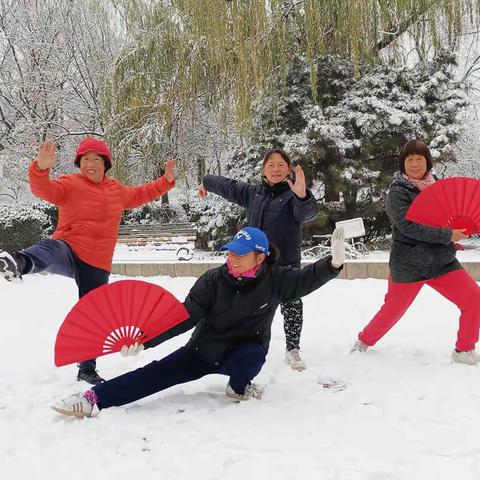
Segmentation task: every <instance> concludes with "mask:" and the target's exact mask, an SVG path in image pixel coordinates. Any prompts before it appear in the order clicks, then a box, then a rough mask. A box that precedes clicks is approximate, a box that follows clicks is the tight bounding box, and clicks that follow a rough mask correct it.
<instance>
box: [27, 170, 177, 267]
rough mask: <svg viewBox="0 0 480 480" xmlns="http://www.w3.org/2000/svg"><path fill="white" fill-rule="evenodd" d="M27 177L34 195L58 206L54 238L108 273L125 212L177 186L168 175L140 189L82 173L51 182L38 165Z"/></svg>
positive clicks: (81, 257)
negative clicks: (90, 177)
mask: <svg viewBox="0 0 480 480" xmlns="http://www.w3.org/2000/svg"><path fill="white" fill-rule="evenodd" d="M28 174H29V179H30V188H31V190H32V193H33V194H34V195H36V196H37V197H40V198H43V199H44V200H47V201H48V202H50V203H53V204H55V205H57V206H58V225H57V229H56V230H55V232H54V233H53V235H52V238H53V239H58V240H64V241H65V242H67V243H68V244H69V245H70V247H71V248H72V250H73V251H74V252H75V254H76V255H77V256H78V257H79V258H80V259H81V260H83V261H84V262H86V263H88V264H89V265H93V266H94V267H97V268H101V269H103V270H107V271H111V269H112V257H113V250H114V248H115V243H116V241H117V236H118V225H119V224H120V219H121V216H122V211H123V210H125V209H130V208H135V207H138V206H139V205H143V204H144V203H148V202H151V201H153V200H155V199H157V198H159V197H161V196H162V195H164V194H165V193H166V192H168V191H169V190H170V189H171V188H172V187H174V186H175V182H173V183H169V182H168V181H167V179H166V178H165V176H163V177H160V178H159V179H157V180H155V181H154V182H150V183H147V184H145V185H141V186H138V187H130V186H127V185H124V184H123V183H121V182H119V181H118V180H115V179H113V178H110V177H107V176H105V177H104V178H103V180H102V181H101V182H100V183H93V182H91V181H90V180H89V179H88V178H87V177H85V176H84V175H81V174H80V173H76V174H73V175H66V176H63V177H60V178H59V179H57V180H50V178H49V170H39V169H38V168H37V163H36V162H33V163H32V164H31V165H30V168H29V170H28Z"/></svg>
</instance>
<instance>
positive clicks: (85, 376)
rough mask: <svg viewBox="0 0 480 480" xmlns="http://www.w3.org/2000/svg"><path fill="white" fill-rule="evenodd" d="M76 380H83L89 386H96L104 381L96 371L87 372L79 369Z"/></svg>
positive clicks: (84, 369)
mask: <svg viewBox="0 0 480 480" xmlns="http://www.w3.org/2000/svg"><path fill="white" fill-rule="evenodd" d="M77 380H78V381H80V380H84V381H85V382H87V383H89V384H90V385H98V384H99V383H102V382H104V381H105V380H104V379H103V378H102V377H101V376H100V375H99V374H98V373H97V371H96V370H89V369H86V368H80V369H79V370H78V375H77Z"/></svg>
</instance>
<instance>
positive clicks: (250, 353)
mask: <svg viewBox="0 0 480 480" xmlns="http://www.w3.org/2000/svg"><path fill="white" fill-rule="evenodd" d="M222 250H226V251H228V259H227V262H226V264H224V265H223V266H221V267H218V268H214V269H212V270H209V271H207V272H206V273H204V274H203V275H202V276H201V277H200V278H199V279H198V280H197V281H196V282H195V285H194V286H193V287H192V288H191V290H190V292H189V294H188V295H187V298H186V299H185V302H184V305H185V307H186V309H187V310H188V312H189V314H190V316H189V318H188V319H187V320H186V321H185V322H183V323H180V324H179V325H177V326H175V327H173V328H171V329H170V330H167V331H166V332H164V333H162V334H161V335H159V336H158V337H156V338H154V339H153V340H151V341H149V342H147V343H146V344H145V347H146V348H149V347H153V346H156V345H158V344H160V343H162V342H164V341H165V340H168V339H169V338H172V337H174V336H176V335H179V334H181V333H184V332H186V331H187V330H190V329H191V328H193V327H195V330H194V332H193V334H192V337H191V338H190V340H189V341H188V343H187V344H186V345H185V346H184V347H181V348H180V349H178V350H176V351H175V352H173V353H171V354H170V355H168V356H167V357H165V358H163V359H162V360H159V361H154V362H152V363H150V364H149V365H146V366H145V367H142V368H139V369H137V370H134V371H132V372H129V373H126V374H124V375H121V376H119V377H117V378H114V379H112V380H108V381H106V382H104V383H101V384H99V385H96V386H95V387H93V388H92V389H90V390H88V391H87V392H85V393H84V394H78V395H76V396H74V397H72V398H71V399H69V400H66V401H62V402H60V403H59V404H58V405H55V406H54V407H53V408H54V410H56V411H57V412H59V413H61V414H63V415H71V416H78V417H84V416H87V417H88V416H90V415H91V413H92V411H93V407H94V406H95V405H97V406H98V408H99V409H104V408H108V407H113V406H120V405H125V404H127V403H131V402H134V401H136V400H139V399H141V398H143V397H146V396H148V395H152V394H153V393H156V392H159V391H161V390H164V389H166V388H169V387H171V386H173V385H178V384H181V383H186V382H190V381H192V380H196V379H198V378H201V377H203V376H205V375H209V374H213V373H216V374H221V375H227V376H228V377H229V382H228V384H227V387H226V395H227V397H229V398H231V399H233V400H239V401H240V400H248V399H250V398H260V396H261V390H260V389H259V388H258V387H256V386H255V385H254V384H252V383H251V382H252V380H253V378H255V377H256V376H257V375H258V373H259V372H260V370H261V368H262V366H263V364H264V363H265V357H266V355H267V352H268V347H269V343H270V335H271V326H272V321H273V317H274V315H275V310H276V309H277V307H278V305H279V303H280V302H285V301H292V300H295V299H297V298H300V297H302V296H304V295H308V294H309V293H311V292H313V291H314V290H316V289H317V288H320V287H321V286H322V285H323V284H325V283H326V282H328V281H329V280H331V279H333V278H335V277H336V276H337V275H338V273H339V272H340V270H341V268H342V265H343V262H344V259H345V247H344V241H343V230H342V229H338V230H336V231H335V232H334V234H333V236H332V256H329V257H326V258H323V259H321V260H318V261H317V262H315V263H313V264H310V265H308V266H306V267H305V268H303V269H301V270H300V269H298V270H292V269H290V268H285V267H281V266H278V265H277V264H276V261H275V252H274V251H273V250H272V249H271V247H270V246H269V243H268V239H267V237H266V235H265V234H264V233H263V232H262V231H261V230H259V229H257V228H253V227H246V228H244V229H242V230H240V231H239V232H238V233H237V234H236V235H235V238H234V239H233V240H232V241H231V242H230V243H227V244H226V245H225V246H224V247H222ZM104 288H105V287H104ZM107 288H108V287H107ZM142 349H143V345H140V346H139V347H138V348H137V347H135V346H134V347H130V348H129V349H128V353H129V354H133V355H135V354H137V353H138V351H141V350H142Z"/></svg>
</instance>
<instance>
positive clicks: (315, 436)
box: [0, 275, 480, 480]
mask: <svg viewBox="0 0 480 480" xmlns="http://www.w3.org/2000/svg"><path fill="white" fill-rule="evenodd" d="M121 278H122V277H113V279H112V281H115V280H118V279H121ZM149 281H153V282H155V283H158V284H159V285H161V286H163V287H166V288H168V289H169V290H171V291H172V292H173V293H174V294H175V295H177V296H178V297H179V298H181V299H183V298H184V296H185V295H186V293H187V291H188V289H189V287H190V286H191V284H192V283H193V281H194V279H192V278H187V279H185V278H173V279H172V278H168V277H157V278H153V279H152V278H150V279H149ZM385 288H386V282H385V281H382V280H354V281H348V280H335V281H332V282H330V283H329V284H328V285H326V286H325V287H323V288H322V289H320V290H319V291H318V292H316V293H314V294H312V295H310V296H309V297H307V298H306V299H305V326H304V332H303V356H304V358H305V360H306V362H307V370H306V371H304V372H301V373H299V372H294V371H292V370H290V369H289V368H287V367H286V366H285V365H284V363H283V354H284V337H283V330H282V325H281V317H280V315H278V317H277V318H276V320H275V322H274V329H273V338H272V343H271V349H270V353H269V355H268V358H267V363H266V365H265V367H264V369H263V371H262V372H261V373H260V375H259V376H258V377H257V381H258V382H259V383H261V384H264V385H266V389H265V393H264V398H263V399H262V400H261V401H258V400H251V401H249V402H245V403H242V404H233V403H230V402H229V401H227V400H226V399H225V397H224V389H225V384H226V380H227V379H226V377H222V376H209V377H206V378H204V379H202V380H199V381H197V382H193V383H190V384H186V385H183V386H178V387H174V388H171V389H169V390H166V391H164V392H160V393H159V394H157V395H155V396H152V397H149V398H147V399H144V400H143V401H141V402H139V403H137V404H132V405H130V406H128V407H123V408H115V409H109V410H105V411H103V412H102V413H100V414H99V415H98V416H97V417H94V418H91V419H84V420H79V419H73V418H67V417H62V416H60V415H58V414H56V413H55V412H53V411H52V410H51V409H50V408H49V406H50V405H51V403H52V402H53V401H54V400H55V399H57V398H61V397H65V396H68V395H69V394H70V393H72V392H74V391H78V390H84V389H86V388H87V385H86V384H83V383H82V384H79V383H78V382H77V381H76V380H75V374H76V369H75V368H74V367H70V366H67V367H62V368H55V367H54V365H53V346H54V341H55V335H56V332H57V329H58V327H59V325H60V323H61V322H62V320H63V318H64V316H65V315H66V314H67V312H68V311H69V309H70V307H71V306H72V305H73V304H74V302H75V301H76V289H75V286H74V283H73V281H71V280H68V279H64V278H62V277H58V276H42V275H36V276H30V277H26V279H25V281H24V283H23V285H12V284H8V283H6V282H3V283H0V295H1V298H2V314H1V318H0V328H1V332H2V337H1V338H2V344H1V353H0V355H1V362H0V390H1V392H2V393H1V395H0V470H1V478H3V479H8V480H10V479H44V478H45V479H49V480H56V479H62V480H64V479H68V480H75V479H89V480H91V479H102V480H110V479H115V480H123V479H142V480H143V479H161V480H171V479H181V480H183V479H192V480H193V479H202V480H203V479H205V480H217V479H219V480H233V479H238V480H246V479H249V480H256V479H261V480H275V479H279V480H280V479H288V480H307V479H321V480H330V479H331V480H340V479H354V480H357V479H364V480H398V479H408V480H412V479H422V480H424V479H435V480H437V479H449V480H451V479H463V480H469V479H472V480H473V479H478V478H480V437H479V435H478V432H479V431H480V415H479V413H478V412H479V410H480V372H479V370H478V369H477V368H475V367H468V366H460V365H452V364H451V363H450V352H451V349H452V348H453V343H454V337H455V332H456V329H457V312H456V308H455V307H454V306H453V305H450V304H449V303H448V302H447V301H446V300H444V299H443V298H442V297H440V296H439V295H438V294H436V293H435V292H433V291H432V290H430V289H428V288H425V289H424V290H423V291H422V292H421V294H420V296H419V298H418V299H417V302H416V303H415V304H414V305H413V306H412V308H411V309H410V311H409V312H408V313H407V315H406V316H405V317H404V319H403V321H401V322H400V323H399V324H398V325H397V326H396V328H394V330H393V331H392V332H390V334H389V335H387V336H386V337H385V338H384V339H383V341H381V342H380V343H379V344H378V345H377V347H376V348H375V349H373V350H372V351H369V352H367V353H366V354H363V355H362V354H356V355H348V350H349V348H350V347H351V345H352V343H353V341H354V340H355V337H356V333H357V332H358V330H359V329H360V328H361V327H362V326H363V325H364V324H365V323H366V322H367V320H368V319H369V318H370V317H371V316H372V314H373V313H374V312H375V311H376V309H377V308H378V307H379V306H380V304H381V301H382V298H383V295H384V291H385ZM187 337H188V333H187V334H185V335H184V336H183V337H179V338H176V339H174V340H171V341H170V342H168V343H166V344H163V345H161V346H159V347H157V348H156V349H151V350H149V351H147V352H143V353H142V354H141V355H140V356H139V357H136V358H128V359H124V358H123V357H121V356H120V355H119V354H115V355H111V356H109V357H103V358H101V359H100V360H99V362H98V363H99V370H100V373H101V374H102V375H103V376H104V377H106V378H111V377H113V376H116V375H118V374H120V373H122V372H125V371H127V370H130V369H133V368H136V367H138V366H141V365H143V364H145V363H147V362H149V361H151V360H152V359H155V358H159V357H162V356H164V355H165V354H167V353H169V352H171V351H173V350H174V349H176V348H177V347H178V346H180V345H182V344H183V343H184V342H185V341H186V339H187Z"/></svg>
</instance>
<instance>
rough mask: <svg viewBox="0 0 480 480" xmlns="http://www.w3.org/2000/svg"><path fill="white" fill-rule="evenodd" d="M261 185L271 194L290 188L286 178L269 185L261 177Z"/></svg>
mask: <svg viewBox="0 0 480 480" xmlns="http://www.w3.org/2000/svg"><path fill="white" fill-rule="evenodd" d="M262 185H263V188H264V189H265V190H266V191H267V192H268V193H270V194H272V195H278V194H279V193H282V192H285V190H290V187H289V185H288V183H287V180H286V179H285V180H283V181H282V182H279V183H276V184H275V185H269V184H268V182H267V181H266V180H265V179H263V181H262Z"/></svg>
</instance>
